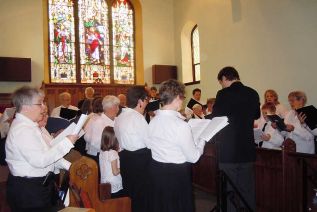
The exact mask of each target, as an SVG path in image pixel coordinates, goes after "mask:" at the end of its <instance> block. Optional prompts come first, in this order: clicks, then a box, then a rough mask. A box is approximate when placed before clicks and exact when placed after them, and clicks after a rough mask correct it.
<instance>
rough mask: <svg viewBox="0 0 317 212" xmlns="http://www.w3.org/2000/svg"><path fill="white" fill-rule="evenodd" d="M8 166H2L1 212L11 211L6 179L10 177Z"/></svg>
mask: <svg viewBox="0 0 317 212" xmlns="http://www.w3.org/2000/svg"><path fill="white" fill-rule="evenodd" d="M8 173H9V170H8V167H7V166H0V212H10V208H9V206H8V205H7V203H6V181H7V177H8Z"/></svg>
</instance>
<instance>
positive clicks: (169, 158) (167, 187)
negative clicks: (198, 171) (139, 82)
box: [148, 80, 205, 212]
mask: <svg viewBox="0 0 317 212" xmlns="http://www.w3.org/2000/svg"><path fill="white" fill-rule="evenodd" d="M159 93H160V98H161V102H162V105H163V107H162V108H161V109H160V110H159V111H158V113H157V115H156V116H155V117H154V118H153V120H152V121H151V122H150V125H149V126H150V130H149V135H150V139H149V148H150V149H151V152H152V161H151V164H150V173H149V174H150V182H151V183H150V187H149V196H150V201H149V205H150V206H149V207H150V208H149V209H148V211H151V212H156V211H157V212H161V211H164V212H175V211H182V212H187V211H188V212H189V211H190V212H192V211H194V206H193V205H194V204H193V193H192V181H191V163H195V162H196V161H197V160H198V159H199V157H200V156H201V154H202V153H203V149H204V146H205V142H204V141H199V142H198V144H195V143H194V139H193V135H192V132H191V129H190V126H189V125H188V123H187V122H185V121H184V119H185V117H183V116H182V115H181V114H180V113H179V112H178V111H179V110H180V108H181V106H182V104H183V101H184V93H185V86H184V85H183V84H182V83H180V82H178V81H176V80H168V81H165V82H163V83H162V85H161V87H160V89H159Z"/></svg>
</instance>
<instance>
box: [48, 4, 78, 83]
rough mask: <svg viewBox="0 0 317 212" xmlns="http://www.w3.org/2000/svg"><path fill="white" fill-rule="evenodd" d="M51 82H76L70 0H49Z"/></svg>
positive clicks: (72, 17)
mask: <svg viewBox="0 0 317 212" xmlns="http://www.w3.org/2000/svg"><path fill="white" fill-rule="evenodd" d="M48 8H49V40H50V67H51V82H65V83H72V82H76V65H75V63H76V60H75V45H74V43H75V34H74V29H75V27H74V12H73V3H72V1H71V0H49V5H48Z"/></svg>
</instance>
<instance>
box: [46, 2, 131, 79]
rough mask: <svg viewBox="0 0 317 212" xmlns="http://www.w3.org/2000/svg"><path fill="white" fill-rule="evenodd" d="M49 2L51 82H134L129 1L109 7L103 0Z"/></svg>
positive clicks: (115, 3)
mask: <svg viewBox="0 0 317 212" xmlns="http://www.w3.org/2000/svg"><path fill="white" fill-rule="evenodd" d="M48 2H49V5H48V6H49V30H50V33H49V40H50V48H49V50H50V76H51V82H54V83H76V82H77V83H94V82H98V83H108V84H109V83H117V84H134V82H135V76H134V73H135V59H134V57H135V56H134V54H135V53H134V48H135V47H134V14H133V13H134V10H133V7H132V5H131V3H130V1H129V0H115V1H112V2H113V3H112V4H111V6H109V5H108V3H107V2H110V1H106V0H76V1H75V0H48ZM110 16H112V17H111V18H109V17H110ZM74 20H75V21H74ZM110 20H112V23H110ZM111 27H112V28H111ZM77 33H78V34H77ZM110 38H112V39H110Z"/></svg>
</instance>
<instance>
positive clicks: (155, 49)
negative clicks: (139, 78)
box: [0, 0, 175, 93]
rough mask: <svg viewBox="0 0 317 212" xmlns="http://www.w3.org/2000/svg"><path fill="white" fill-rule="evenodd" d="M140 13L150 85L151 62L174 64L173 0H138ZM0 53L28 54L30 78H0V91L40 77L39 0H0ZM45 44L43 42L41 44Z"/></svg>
mask: <svg viewBox="0 0 317 212" xmlns="http://www.w3.org/2000/svg"><path fill="white" fill-rule="evenodd" d="M140 2H141V7H142V13H143V14H142V17H143V20H142V21H143V55H144V68H145V70H144V72H145V74H144V75H145V76H144V81H145V82H147V83H148V84H149V85H152V65H153V64H168V65H175V58H174V55H175V54H174V49H175V48H174V22H173V0H159V1H157V0H140ZM0 5H1V6H0V29H1V31H0V56H8V57H30V58H32V82H31V83H17V82H0V93H10V92H13V91H14V90H15V89H16V88H17V87H19V86H21V85H24V84H31V85H34V86H40V85H41V82H42V81H43V80H44V49H43V46H44V41H43V40H44V37H43V25H44V23H43V20H44V19H43V5H42V0H0ZM45 45H46V44H45Z"/></svg>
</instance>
